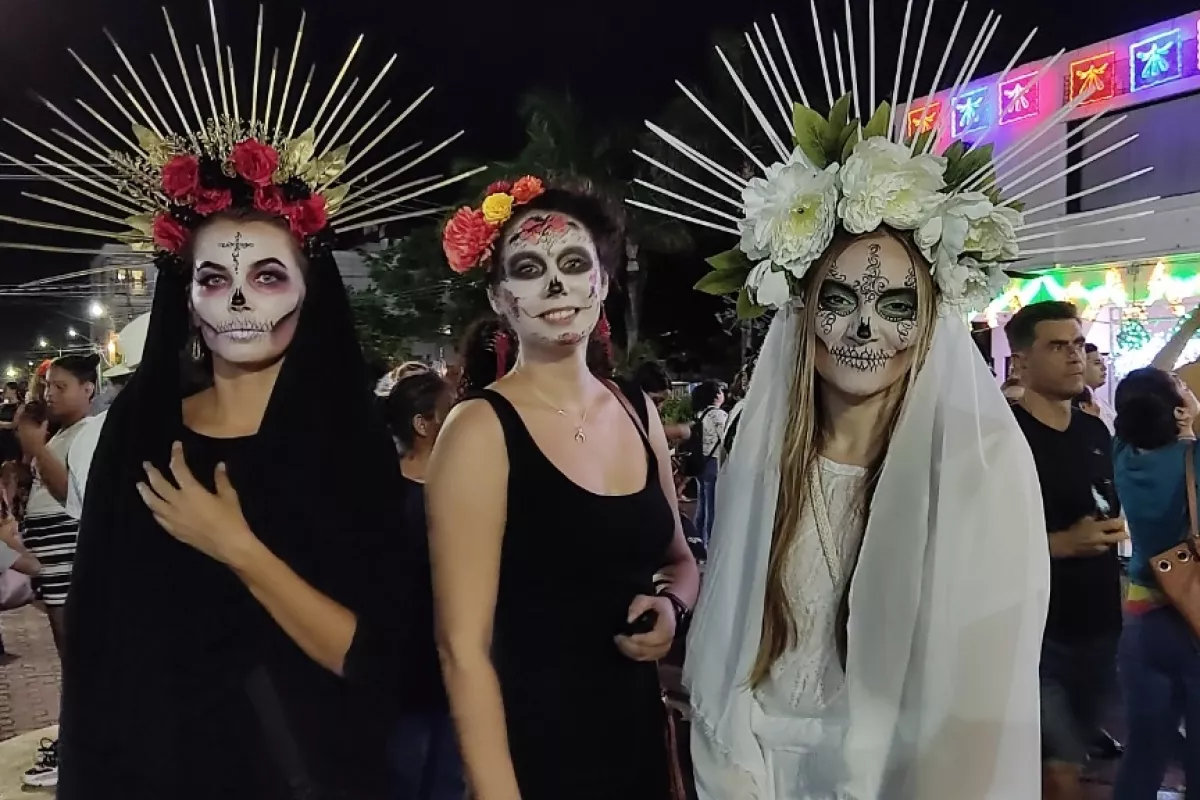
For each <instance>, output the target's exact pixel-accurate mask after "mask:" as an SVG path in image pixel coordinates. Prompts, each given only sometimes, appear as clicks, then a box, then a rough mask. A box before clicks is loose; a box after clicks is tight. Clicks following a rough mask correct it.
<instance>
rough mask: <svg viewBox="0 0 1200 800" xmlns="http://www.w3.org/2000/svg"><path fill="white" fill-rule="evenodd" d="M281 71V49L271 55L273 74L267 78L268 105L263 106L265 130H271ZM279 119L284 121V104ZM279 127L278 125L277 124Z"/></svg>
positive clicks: (281, 105) (276, 49)
mask: <svg viewBox="0 0 1200 800" xmlns="http://www.w3.org/2000/svg"><path fill="white" fill-rule="evenodd" d="M278 71H279V48H278V47H276V48H275V49H274V51H272V53H271V74H270V77H268V78H267V104H266V105H265V106H263V129H264V130H270V129H271V107H272V105H273V104H274V103H275V76H276V73H277V72H278ZM278 116H279V118H280V119H283V104H282V102H281V103H280V108H279V115H278ZM276 127H278V124H276Z"/></svg>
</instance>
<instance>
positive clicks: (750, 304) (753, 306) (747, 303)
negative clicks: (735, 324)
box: [737, 286, 767, 320]
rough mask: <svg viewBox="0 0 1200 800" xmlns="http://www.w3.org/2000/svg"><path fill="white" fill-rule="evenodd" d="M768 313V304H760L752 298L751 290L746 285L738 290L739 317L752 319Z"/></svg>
mask: <svg viewBox="0 0 1200 800" xmlns="http://www.w3.org/2000/svg"><path fill="white" fill-rule="evenodd" d="M766 313H767V309H766V306H760V305H758V304H757V303H755V302H754V301H753V300H751V299H750V290H749V289H747V288H746V287H745V286H743V287H742V290H741V291H740V292H738V299H737V315H738V319H743V320H751V319H758V318H759V317H761V316H762V315H763V314H766Z"/></svg>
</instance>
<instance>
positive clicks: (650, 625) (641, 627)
mask: <svg viewBox="0 0 1200 800" xmlns="http://www.w3.org/2000/svg"><path fill="white" fill-rule="evenodd" d="M657 624H658V612H657V611H655V610H654V609H650V610H649V611H643V612H642V614H641V615H640V616H639V617H638V618H637V619H635V620H634V621H633V622H627V623H625V629H624V630H623V631H621V633H622V634H624V635H625V636H637V635H638V634H640V633H649V632H650V631H652V630H654V626H655V625H657Z"/></svg>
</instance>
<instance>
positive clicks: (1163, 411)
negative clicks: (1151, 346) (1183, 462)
mask: <svg viewBox="0 0 1200 800" xmlns="http://www.w3.org/2000/svg"><path fill="white" fill-rule="evenodd" d="M1175 381H1176V378H1175V376H1173V375H1171V374H1170V373H1168V372H1164V371H1162V370H1160V369H1156V368H1155V367H1143V368H1142V369H1135V370H1134V371H1133V372H1131V373H1129V374H1128V375H1126V376H1125V380H1123V381H1121V383H1120V384H1118V385H1117V397H1116V406H1117V421H1116V431H1117V436H1119V437H1121V439H1122V440H1124V441H1125V442H1128V443H1129V444H1131V445H1133V446H1134V447H1137V448H1140V449H1142V450H1157V449H1158V448H1160V447H1166V446H1167V445H1169V444H1171V443H1172V442H1174V441H1175V440H1176V439H1178V438H1179V424H1178V422H1177V421H1176V419H1175V409H1177V408H1181V407H1183V405H1184V402H1185V401H1184V398H1183V395H1181V394H1180V393H1179V386H1178V385H1177V384H1176V383H1175Z"/></svg>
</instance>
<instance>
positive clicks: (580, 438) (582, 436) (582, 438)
mask: <svg viewBox="0 0 1200 800" xmlns="http://www.w3.org/2000/svg"><path fill="white" fill-rule="evenodd" d="M528 388H529V391H531V392H533V395H534V397H536V398H537V399H539V400H541V401H542V402H543V403H545V404H546V405H547V406H549V407H550V408H552V409H554V413H556V414H558V415H559V416H560V417H564V418H565V417H566V416H567V410H566V409H565V408H562V407H560V406H559V405H558V404H557V403H555V402H554V401H553V400H551V399H550V398H548V397H546V395H544V394H542V393H541V391H539V390H538V388H537V387H536V386H534V385H533V384H532V383H530V384H529V387H528ZM591 410H592V406H591V404H590V403H589V404H588V405H587V406H585V407H584V409H583V414H582V415H580V417H579V424H578V425H576V426H575V441H577V442H579V443H580V444H583V443H585V442H586V441H587V433H586V432H585V431H584V430H583V429H584V427H585V426H586V425H587V419H588V413H589V412H591Z"/></svg>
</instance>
